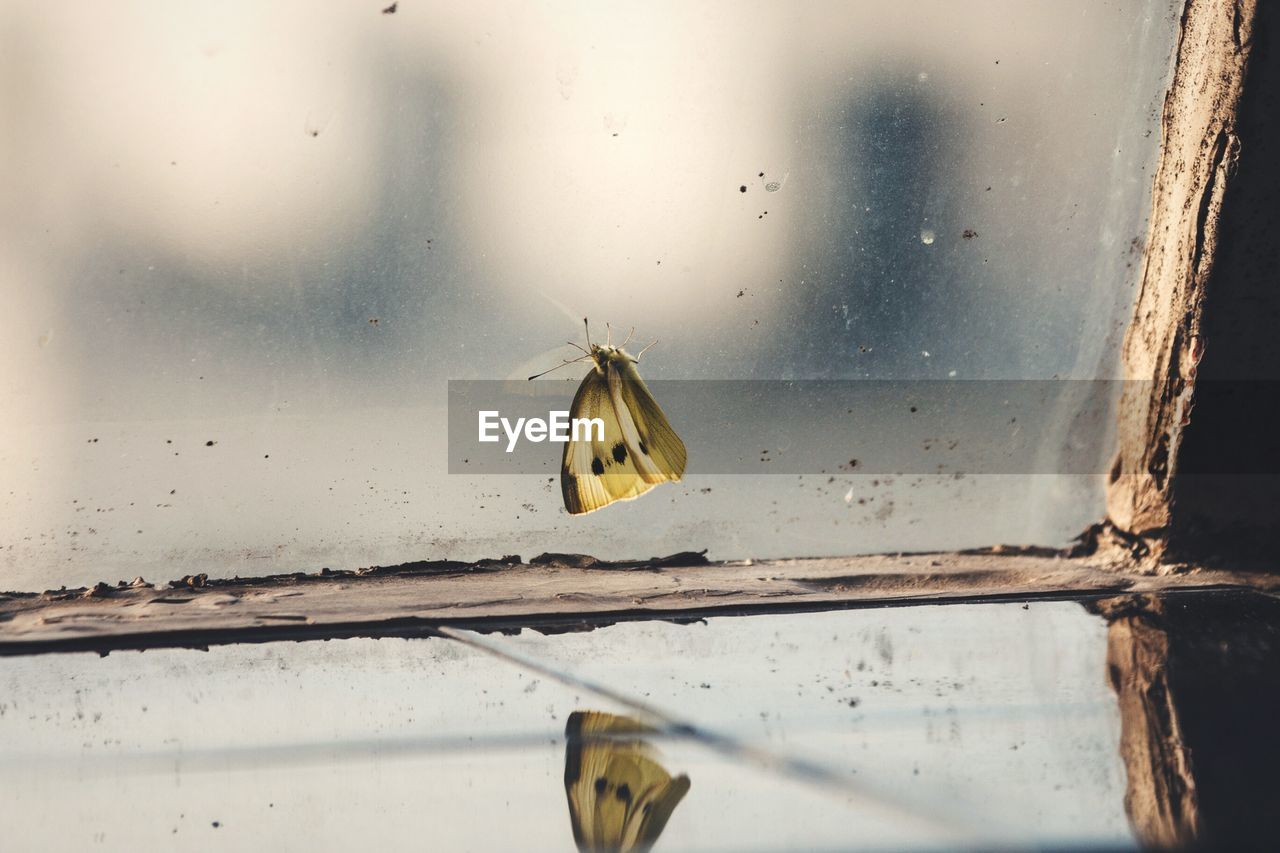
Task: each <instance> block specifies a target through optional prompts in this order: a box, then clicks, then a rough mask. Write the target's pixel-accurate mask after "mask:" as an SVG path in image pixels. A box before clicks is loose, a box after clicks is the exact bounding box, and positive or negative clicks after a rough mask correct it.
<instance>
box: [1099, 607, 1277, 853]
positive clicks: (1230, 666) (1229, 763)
mask: <svg viewBox="0 0 1280 853" xmlns="http://www.w3.org/2000/svg"><path fill="white" fill-rule="evenodd" d="M1091 607H1092V608H1093V609H1096V610H1097V612H1099V613H1101V615H1103V616H1104V617H1105V618H1106V619H1107V622H1108V631H1107V671H1108V676H1109V678H1110V680H1111V686H1112V688H1113V689H1114V690H1115V692H1116V698H1117V700H1118V703H1119V706H1120V715H1121V736H1120V753H1121V757H1122V758H1123V759H1124V763H1125V769H1126V771H1127V774H1128V786H1127V789H1126V791H1125V810H1126V811H1127V812H1128V814H1129V820H1130V822H1131V823H1132V825H1133V828H1134V831H1135V833H1136V834H1137V835H1138V838H1139V839H1140V840H1141V841H1142V843H1143V844H1144V845H1146V846H1150V847H1155V848H1159V849H1167V848H1175V847H1187V846H1197V847H1198V846H1208V847H1213V848H1215V849H1216V848H1219V847H1221V848H1222V849H1244V848H1254V847H1257V846H1259V845H1260V844H1261V842H1262V839H1266V838H1275V837H1276V835H1277V833H1278V832H1280V809H1277V808H1276V806H1277V804H1278V803H1280V780H1278V778H1277V776H1276V772H1275V771H1276V756H1278V755H1280V733H1278V732H1277V728H1276V709H1277V708H1280V679H1277V678H1276V674H1277V673H1280V601H1277V600H1276V599H1274V598H1270V597H1265V596H1259V595H1254V594H1213V595H1208V596H1188V595H1180V596H1156V595H1140V596H1133V597H1128V596H1126V597H1124V598H1116V599H1109V600H1105V601H1101V602H1098V603H1097V604H1095V605H1092V606H1091Z"/></svg>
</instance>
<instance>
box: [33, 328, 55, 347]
mask: <svg viewBox="0 0 1280 853" xmlns="http://www.w3.org/2000/svg"><path fill="white" fill-rule="evenodd" d="M52 340H53V329H47V330H46V331H45V332H44V334H42V335H41V336H40V337H38V338H36V344H37V345H39V346H42V347H47V346H48V345H49V342H50V341H52Z"/></svg>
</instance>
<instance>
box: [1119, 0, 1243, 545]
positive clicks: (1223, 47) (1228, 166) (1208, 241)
mask: <svg viewBox="0 0 1280 853" xmlns="http://www.w3.org/2000/svg"><path fill="white" fill-rule="evenodd" d="M1256 11H1257V0H1188V2H1187V5H1186V8H1185V11H1184V13H1183V19H1182V29H1181V35H1180V39H1179V43H1178V49H1177V59H1176V65H1175V69H1174V76H1173V82H1172V84H1171V86H1170V89H1169V92H1168V94H1167V96H1166V98H1165V103H1164V112H1163V116H1162V120H1161V136H1162V140H1161V154H1160V162H1159V165H1158V166H1157V170H1156V175H1155V180H1154V185H1153V188H1152V210H1151V222H1150V226H1149V229H1148V233H1147V245H1146V251H1145V253H1144V259H1143V268H1142V272H1141V275H1140V283H1139V291H1138V297H1137V303H1136V306H1135V309H1134V316H1133V320H1132V323H1131V324H1130V326H1129V329H1128V331H1127V333H1126V335H1125V341H1124V348H1123V370H1124V376H1125V378H1127V379H1135V380H1142V381H1138V382H1131V383H1128V385H1127V387H1126V391H1125V393H1124V394H1123V396H1122V399H1121V403H1120V412H1119V424H1118V430H1117V438H1118V450H1117V456H1116V460H1115V463H1114V465H1113V467H1112V472H1111V482H1110V486H1109V489H1108V494H1107V513H1108V517H1109V518H1110V520H1111V521H1112V523H1114V524H1115V525H1116V526H1117V527H1118V528H1119V529H1120V530H1123V531H1125V532H1126V533H1128V534H1130V535H1134V536H1139V537H1142V538H1143V539H1144V540H1147V541H1148V547H1149V550H1150V552H1151V555H1152V556H1153V557H1155V558H1159V557H1160V556H1161V555H1162V552H1163V550H1164V544H1165V542H1166V539H1167V534H1168V529H1169V526H1170V523H1171V512H1170V504H1171V492H1172V480H1173V478H1174V477H1175V476H1176V474H1177V466H1178V458H1179V444H1180V441H1181V437H1182V430H1183V427H1184V426H1185V425H1186V421H1187V417H1188V415H1189V413H1190V408H1191V404H1192V395H1193V391H1194V385H1195V375H1196V365H1197V364H1198V362H1199V360H1200V357H1201V355H1202V353H1203V339H1202V335H1201V328H1200V327H1201V316H1202V313H1203V305H1204V297H1205V292H1206V289H1207V288H1208V287H1210V286H1211V280H1212V278H1213V275H1214V265H1215V259H1216V254H1217V247H1218V237H1219V234H1218V231H1219V221H1220V219H1221V215H1222V209H1223V204H1224V199H1225V198H1226V196H1227V193H1228V188H1229V185H1230V183H1231V180H1232V177H1233V174H1234V170H1235V165H1236V162H1237V160H1238V158H1239V154H1240V138H1239V136H1238V135H1237V132H1236V114H1237V110H1238V107H1239V103H1240V98H1241V93H1242V92H1243V90H1244V86H1245V72H1246V67H1247V64H1248V58H1249V53H1250V49H1251V47H1252V34H1253V23H1254V20H1255V17H1256Z"/></svg>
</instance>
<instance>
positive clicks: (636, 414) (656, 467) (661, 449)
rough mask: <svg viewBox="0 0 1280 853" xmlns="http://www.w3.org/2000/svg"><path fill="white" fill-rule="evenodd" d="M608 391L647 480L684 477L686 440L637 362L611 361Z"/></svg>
mask: <svg viewBox="0 0 1280 853" xmlns="http://www.w3.org/2000/svg"><path fill="white" fill-rule="evenodd" d="M609 394H610V398H611V399H612V400H613V403H614V406H615V408H617V410H618V412H619V413H620V414H622V417H621V418H620V420H621V426H622V432H623V437H624V438H625V439H626V442H627V445H628V446H629V447H631V448H632V451H633V452H635V453H636V454H637V456H636V460H635V463H636V468H637V470H639V471H640V474H641V476H643V477H644V479H645V481H646V482H649V483H663V482H667V481H669V480H679V479H680V478H681V477H683V476H684V466H685V462H686V461H687V459H688V454H687V452H686V451H685V447H684V442H683V441H681V440H680V436H678V435H676V431H675V430H674V429H672V428H671V424H670V423H669V422H668V421H667V416H666V415H665V414H664V413H663V411H662V407H661V406H659V405H658V401H657V400H655V399H653V395H652V394H650V393H649V388H648V386H646V385H645V384H644V380H643V379H641V378H640V372H639V371H638V370H636V367H635V364H634V363H632V362H631V361H621V362H611V363H610V365H609Z"/></svg>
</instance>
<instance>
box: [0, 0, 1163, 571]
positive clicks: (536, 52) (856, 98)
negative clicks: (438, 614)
mask: <svg viewBox="0 0 1280 853" xmlns="http://www.w3.org/2000/svg"><path fill="white" fill-rule="evenodd" d="M386 5H387V1H386V0H381V1H380V2H372V3H364V2H361V3H344V4H325V5H323V6H317V5H316V4H314V3H303V2H271V3H261V2H229V3H219V4H173V3H161V2H114V3H110V4H48V3H36V2H26V0H3V2H0V110H2V111H3V114H4V116H5V119H4V121H3V122H2V123H0V406H2V407H3V408H2V410H0V589H44V588H51V587H52V588H56V587H58V586H61V585H63V584H67V585H71V586H75V585H81V584H91V583H93V582H95V581H97V580H107V581H114V580H116V579H120V578H123V579H126V580H127V579H129V578H132V577H133V576H135V575H143V576H145V577H146V578H147V579H148V580H168V579H170V578H177V577H181V576H182V575H184V574H188V573H196V572H207V573H208V574H210V575H211V576H212V575H218V576H232V575H237V574H238V575H242V576H244V575H253V574H263V573H268V572H274V571H292V570H314V569H318V568H320V567H322V566H331V567H335V568H339V567H340V568H352V567H356V566H365V565H373V564H391V563H397V562H403V561H407V560H417V559H431V558H443V557H448V558H455V559H475V558H480V557H486V556H500V555H502V554H509V553H521V554H524V555H525V556H526V557H528V556H532V555H533V554H535V553H537V552H539V551H545V550H554V551H579V552H587V553H593V554H596V555H598V556H601V557H621V556H632V557H636V556H640V557H643V556H650V555H652V554H654V553H657V552H674V551H679V550H686V549H702V548H708V549H710V556H711V557H712V558H724V559H727V558H739V557H766V556H803V555H819V554H841V553H858V552H869V551H884V550H923V549H930V548H957V547H967V546H974V545H984V544H992V543H995V542H1019V543H1037V544H1044V545H1061V544H1065V543H1066V542H1067V541H1068V540H1069V539H1070V538H1071V537H1072V536H1073V535H1074V534H1076V533H1077V532H1079V531H1080V530H1081V529H1082V528H1084V527H1085V526H1086V525H1087V524H1088V523H1090V522H1091V521H1093V520H1095V519H1097V518H1099V517H1100V516H1101V515H1102V514H1103V503H1102V478H1101V477H1100V476H1066V475H1034V476H1033V475H1024V476H1015V475H1009V476H985V477H975V476H971V477H966V478H961V479H955V478H953V477H951V476H947V477H898V478H894V477H874V478H873V477H859V476H856V475H848V476H842V477H840V478H838V481H833V482H827V478H826V477H821V478H815V477H806V476H802V475H789V476H772V477H771V476H750V477H748V476H721V477H710V476H699V475H698V473H697V454H698V448H697V447H691V448H690V476H689V477H688V479H687V481H686V482H685V483H683V484H679V485H675V486H668V487H663V489H661V490H657V491H655V492H653V493H652V494H651V495H648V496H646V497H645V498H644V499H643V500H640V501H637V502H635V503H631V504H626V505H624V506H621V507H612V508H610V509H608V510H606V511H604V512H601V513H596V514H593V515H591V516H588V517H583V518H571V517H569V516H568V515H567V514H565V512H564V510H563V509H562V506H561V499H560V493H559V491H560V490H559V485H558V484H557V483H554V482H548V481H547V479H546V478H545V477H535V476H507V477H503V476H467V475H462V474H452V475H451V474H448V473H446V471H447V465H446V447H445V426H446V413H445V402H446V393H445V392H446V382H447V380H448V379H504V378H511V377H522V376H524V375H527V374H528V373H530V372H533V370H531V369H529V368H530V366H531V365H532V366H533V367H534V368H539V367H542V368H545V367H549V366H552V365H553V364H555V363H556V361H557V360H558V359H559V358H560V356H561V355H562V353H564V352H565V351H566V349H565V348H564V347H561V346H560V344H561V343H562V342H563V341H564V340H566V339H567V338H572V339H575V340H576V339H577V338H578V336H579V335H580V319H579V318H581V317H583V316H590V317H591V318H592V320H593V322H597V323H598V324H599V326H600V327H603V324H604V323H605V322H606V321H609V322H612V323H613V324H614V325H615V326H621V327H630V326H633V325H634V326H636V327H637V335H638V337H639V338H641V339H643V340H644V341H645V342H647V341H648V340H652V339H655V338H656V339H659V340H660V341H661V343H660V344H659V346H658V347H657V348H655V349H654V350H653V351H652V352H651V353H650V355H648V356H647V357H646V369H645V375H646V377H648V378H665V379H695V378H708V379H733V378H761V379H790V378H796V379H803V378H833V379H859V378H876V379H914V378H923V379H955V380H956V381H964V380H969V379H1050V378H1108V377H1115V376H1118V375H1119V362H1118V346H1119V342H1120V339H1121V336H1122V334H1123V330H1124V327H1125V325H1126V323H1127V321H1128V317H1129V311H1130V309H1131V305H1132V299H1133V296H1134V292H1133V285H1134V282H1135V280H1136V276H1137V273H1138V267H1139V266H1140V262H1141V256H1142V248H1143V247H1142V240H1143V235H1144V234H1145V227H1146V216H1147V206H1148V203H1149V196H1150V175H1151V170H1152V165H1153V163H1154V159H1155V155H1156V151H1157V146H1158V144H1159V114H1160V108H1161V104H1162V99H1163V95H1164V90H1165V87H1166V84H1167V80H1168V77H1169V73H1170V69H1171V62H1172V57H1173V50H1174V47H1175V37H1176V33H1177V24H1178V17H1179V15H1180V12H1181V6H1182V4H1181V2H1176V0H1140V2H1136V3H1129V4H1123V5H1120V4H1114V3H1109V2H1101V0H1090V2H1080V3H1072V4H1063V3H1049V2H1041V3H1027V2H1025V0H973V2H969V3H965V4H954V3H949V2H943V0H915V2H901V1H900V0H897V2H889V0H863V2H845V3H834V2H816V3H806V4H793V3H786V2H757V3H745V2H732V3H729V2H721V3H714V2H713V3H700V4H683V3H676V2H656V3H655V2H646V3H610V4H589V3H539V4H519V5H517V4H509V3H484V2H477V3H470V4H450V3H431V2H422V0H401V2H399V3H398V4H396V11H395V13H394V14H384V13H383V12H382V9H383V8H384V7H385V6H386ZM1075 414H1076V413H1074V412H1071V411H1064V413H1063V418H1062V423H1063V430H1062V431H1054V430H1048V431H1046V432H1045V433H1044V435H1043V437H1042V441H1043V443H1044V449H1045V452H1046V453H1048V454H1054V453H1056V452H1058V450H1059V448H1060V447H1061V445H1062V444H1063V443H1064V442H1066V441H1067V440H1068V438H1067V432H1068V431H1069V424H1070V422H1071V419H1072V417H1074V416H1075ZM672 415H673V418H672V419H673V421H674V422H675V423H676V426H677V428H678V427H679V418H678V417H677V416H676V415H677V413H672ZM1094 416H1096V413H1094ZM753 451H754V448H753ZM549 452H550V453H551V454H552V455H553V456H557V457H558V448H554V449H551V450H549ZM851 489H852V490H853V493H854V494H856V495H857V496H858V497H859V498H863V499H864V500H852V501H851V500H849V499H848V497H847V496H848V495H849V494H850V490H851Z"/></svg>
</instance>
